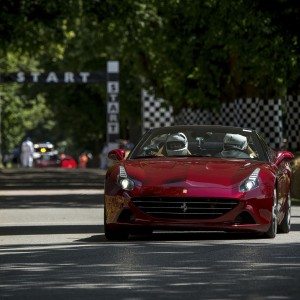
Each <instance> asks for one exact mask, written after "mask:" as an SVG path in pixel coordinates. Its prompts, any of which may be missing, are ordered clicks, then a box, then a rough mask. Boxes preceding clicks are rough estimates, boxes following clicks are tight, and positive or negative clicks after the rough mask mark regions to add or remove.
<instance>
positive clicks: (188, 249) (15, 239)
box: [0, 188, 300, 300]
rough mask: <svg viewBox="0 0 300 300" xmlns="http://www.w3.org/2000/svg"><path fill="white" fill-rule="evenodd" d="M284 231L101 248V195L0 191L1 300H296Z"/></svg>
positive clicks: (299, 210)
mask: <svg viewBox="0 0 300 300" xmlns="http://www.w3.org/2000/svg"><path fill="white" fill-rule="evenodd" d="M292 214H293V220H292V222H293V225H292V231H291V232H290V233H289V234H280V235H277V237H276V238H275V239H271V240H269V239H260V238H257V237H253V236H249V235H241V234H228V233H223V232H216V233H208V232H202V233H196V232H192V233H188V232H176V233H172V232H157V233H156V232H155V233H154V234H153V236H151V237H131V238H130V239H129V241H126V242H108V241H106V240H105V238H104V235H103V190H101V188H100V189H87V190H86V189H61V188H60V189H53V188H52V189H51V190H49V189H39V190H28V189H27V190H22V189H18V190H16V189H14V190H9V189H6V190H5V191H4V190H0V299H1V300H2V299H7V298H8V299H9V298H11V299H132V300H133V299H154V298H155V297H157V298H160V299H184V298H186V299H242V298H243V299H276V300H277V299H299V298H300V207H294V208H293V213H292Z"/></svg>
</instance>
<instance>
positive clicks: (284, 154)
mask: <svg viewBox="0 0 300 300" xmlns="http://www.w3.org/2000/svg"><path fill="white" fill-rule="evenodd" d="M293 158H294V154H293V153H291V152H289V151H278V152H277V156H276V161H275V165H276V166H278V165H280V163H281V162H282V161H283V160H292V159H293Z"/></svg>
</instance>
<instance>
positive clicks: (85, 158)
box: [78, 152, 89, 169]
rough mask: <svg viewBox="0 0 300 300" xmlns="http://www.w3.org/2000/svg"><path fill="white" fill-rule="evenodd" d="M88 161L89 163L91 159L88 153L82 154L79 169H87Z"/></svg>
mask: <svg viewBox="0 0 300 300" xmlns="http://www.w3.org/2000/svg"><path fill="white" fill-rule="evenodd" d="M88 161H89V157H88V155H87V154H86V152H83V153H81V154H80V156H79V165H78V167H79V168H82V169H84V168H86V165H87V163H88Z"/></svg>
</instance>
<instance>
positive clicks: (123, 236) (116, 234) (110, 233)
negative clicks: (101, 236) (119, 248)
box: [105, 228, 129, 241]
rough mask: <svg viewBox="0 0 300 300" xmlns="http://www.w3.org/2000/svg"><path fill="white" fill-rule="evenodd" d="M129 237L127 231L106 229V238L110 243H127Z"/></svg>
mask: <svg viewBox="0 0 300 300" xmlns="http://www.w3.org/2000/svg"><path fill="white" fill-rule="evenodd" d="M128 236H129V234H128V232H126V231H121V230H119V231H116V230H109V229H107V228H105V238H106V239H107V240H109V241H125V240H127V239H128Z"/></svg>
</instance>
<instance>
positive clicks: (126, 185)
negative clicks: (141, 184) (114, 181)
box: [119, 178, 134, 191]
mask: <svg viewBox="0 0 300 300" xmlns="http://www.w3.org/2000/svg"><path fill="white" fill-rule="evenodd" d="M119 183H120V185H121V187H122V189H123V190H126V191H131V190H132V189H133V188H134V182H133V180H131V179H130V178H121V179H120V181H119Z"/></svg>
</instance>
